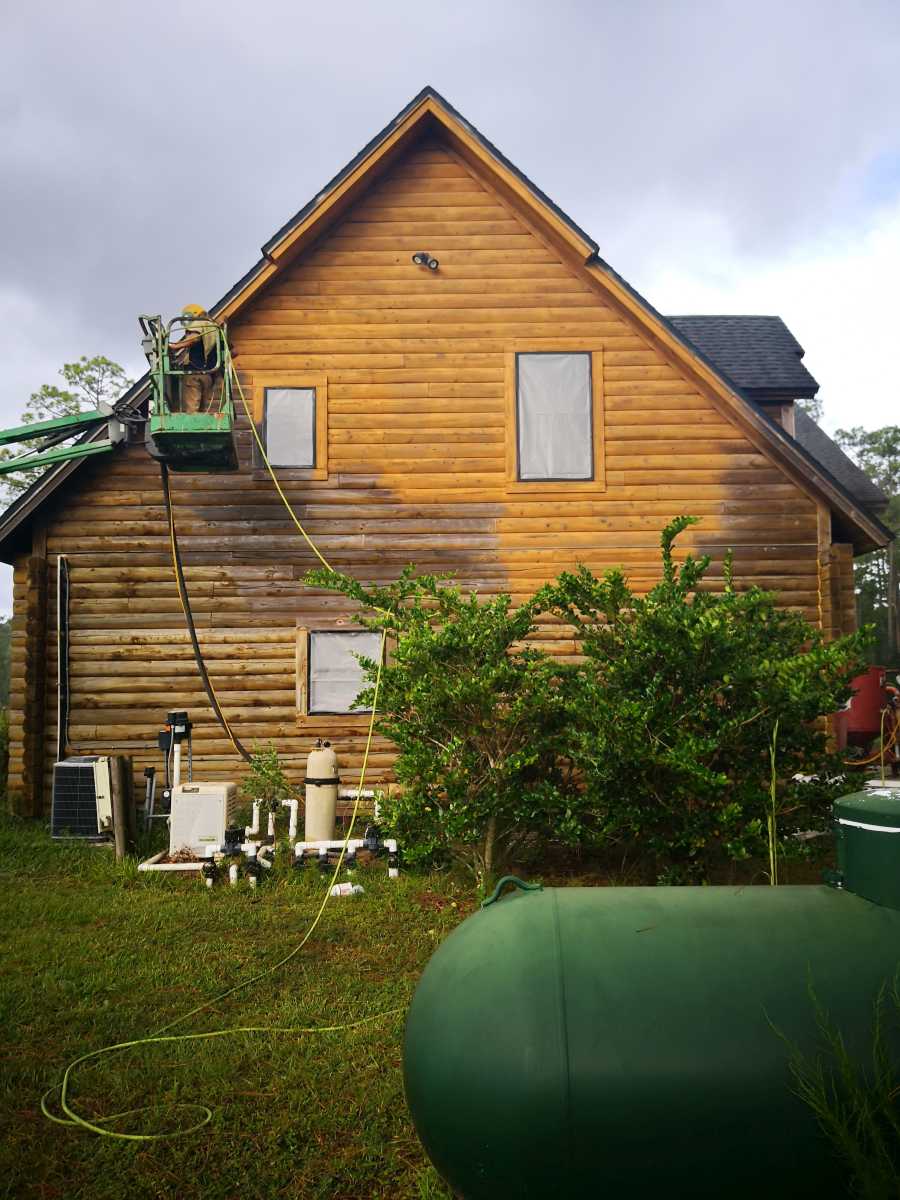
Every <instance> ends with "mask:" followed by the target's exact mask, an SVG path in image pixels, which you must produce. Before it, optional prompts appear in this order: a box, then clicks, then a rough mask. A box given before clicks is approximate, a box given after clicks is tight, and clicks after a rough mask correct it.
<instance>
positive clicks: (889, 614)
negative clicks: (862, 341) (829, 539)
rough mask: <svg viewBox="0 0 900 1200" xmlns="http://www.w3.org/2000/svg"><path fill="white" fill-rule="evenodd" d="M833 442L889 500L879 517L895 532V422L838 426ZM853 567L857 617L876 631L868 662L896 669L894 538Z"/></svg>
mask: <svg viewBox="0 0 900 1200" xmlns="http://www.w3.org/2000/svg"><path fill="white" fill-rule="evenodd" d="M835 441H836V442H837V443H838V445H839V446H841V447H842V448H843V449H844V450H845V451H846V452H847V453H848V454H849V455H850V456H851V457H852V458H853V459H855V461H856V463H857V464H858V465H859V466H860V467H861V468H862V470H864V471H865V472H866V474H867V475H868V476H869V478H870V479H871V480H872V482H873V483H875V484H877V486H878V487H880V488H881V490H882V491H883V492H884V494H885V495H886V496H887V497H888V498H889V501H890V502H889V504H888V507H887V510H886V511H885V512H884V513H882V514H881V519H882V521H884V523H885V525H887V526H888V528H889V529H892V530H893V531H894V533H895V534H900V425H886V426H884V427H883V428H882V429H872V430H866V429H863V428H862V427H861V426H858V425H857V426H854V428H853V429H839V430H838V431H837V433H836V434H835ZM853 569H854V580H855V584H856V595H857V607H858V609H859V617H860V621H862V622H866V623H870V624H872V625H874V626H875V631H876V636H875V641H874V643H873V646H872V653H871V655H870V661H871V662H875V663H878V664H879V665H880V666H887V667H890V666H894V667H900V538H895V539H894V543H893V546H891V547H889V548H888V549H886V550H874V551H872V553H871V554H863V555H861V556H860V557H859V558H858V559H857V560H856V562H855V563H854V565H853ZM892 597H893V605H892V604H891V598H892Z"/></svg>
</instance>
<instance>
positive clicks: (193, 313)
mask: <svg viewBox="0 0 900 1200" xmlns="http://www.w3.org/2000/svg"><path fill="white" fill-rule="evenodd" d="M181 315H182V316H183V317H205V316H206V309H205V308H204V307H203V305H202V304H186V305H185V306H184V308H183V309H182V310H181Z"/></svg>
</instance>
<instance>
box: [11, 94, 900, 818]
mask: <svg viewBox="0 0 900 1200" xmlns="http://www.w3.org/2000/svg"><path fill="white" fill-rule="evenodd" d="M423 253H424V254H425V255H426V259H427V258H433V259H434V260H436V261H437V266H436V267H435V268H430V267H429V266H428V265H427V262H426V265H424V266H423V265H420V264H419V263H417V262H414V261H413V257H414V255H419V256H421V254H423ZM209 311H210V313H211V314H213V315H214V316H215V317H216V318H217V320H219V321H224V322H227V330H228V337H229V341H230V345H231V347H232V351H233V355H234V361H235V364H236V367H237V370H238V375H239V378H240V380H241V383H242V387H243V389H244V391H245V393H246V395H247V396H248V397H250V398H251V403H252V406H253V414H252V415H253V419H254V420H255V421H256V422H257V423H258V428H259V430H260V431H261V436H262V438H263V440H264V444H265V445H266V447H267V450H268V452H269V456H270V457H271V459H272V461H273V463H275V464H276V469H277V474H278V477H279V479H280V481H281V483H282V486H283V488H284V490H285V493H286V495H287V497H288V498H289V500H290V502H291V504H292V505H293V506H294V507H295V508H296V511H297V513H298V514H299V515H300V518H301V520H302V521H303V522H304V524H305V526H306V528H307V529H308V531H309V533H310V534H311V536H312V537H313V538H314V539H315V540H316V542H317V543H318V545H319V546H320V547H321V549H322V550H323V552H324V553H325V554H326V555H327V557H328V559H329V561H330V562H331V563H332V564H333V565H334V566H335V568H336V569H338V570H343V571H347V572H351V573H354V574H356V575H357V576H359V577H360V578H364V579H366V580H378V581H387V580H388V579H390V578H392V577H395V576H396V575H397V574H399V572H400V570H401V569H402V568H403V567H404V566H405V565H406V564H408V563H414V564H416V565H417V566H418V567H419V568H420V569H422V570H428V571H445V572H452V573H453V574H454V575H455V576H456V578H457V579H458V580H459V581H460V582H461V584H463V585H464V586H466V587H472V588H477V589H479V590H480V591H481V592H482V593H485V594H491V593H496V592H499V591H504V592H509V593H511V594H512V595H513V596H514V597H515V596H520V597H521V596H524V595H526V594H528V593H530V592H531V591H532V590H533V589H535V588H537V587H538V586H539V585H540V584H541V583H543V582H544V581H545V580H547V579H549V578H552V577H553V576H554V575H555V574H557V573H558V572H559V571H560V570H561V569H563V568H570V567H572V566H573V565H574V564H575V563H577V562H583V563H585V564H587V565H588V566H589V567H590V568H591V569H592V570H594V571H595V572H598V573H600V572H602V571H604V570H605V569H606V568H608V567H612V566H617V565H622V566H624V568H625V569H626V571H627V573H628V575H629V577H630V579H631V580H632V582H633V583H634V584H635V585H636V586H637V587H638V588H639V589H640V588H646V587H648V586H649V585H651V583H652V582H653V581H654V579H655V578H656V577H657V572H658V567H659V552H658V544H659V536H660V531H661V530H662V528H663V526H664V525H665V524H666V523H667V522H668V521H669V520H670V519H671V518H672V517H673V516H674V515H676V514H678V513H691V514H695V515H697V516H698V517H700V518H701V519H702V521H701V524H699V525H698V526H696V527H694V528H693V529H691V530H690V531H689V532H688V534H686V535H685V536H683V537H682V538H681V539H680V546H681V549H682V551H684V550H686V549H688V548H689V549H691V550H692V551H694V552H699V553H708V554H710V555H711V556H712V559H713V564H714V567H713V586H715V576H716V573H718V578H719V579H721V565H722V560H723V556H724V555H725V553H726V551H727V550H728V549H729V548H733V551H734V556H735V570H736V577H737V582H738V585H739V586H749V585H750V584H758V585H761V586H764V587H767V588H772V589H777V591H778V592H779V594H780V597H781V600H782V602H783V603H784V604H785V605H789V606H793V607H795V608H797V609H799V610H800V611H802V612H803V613H804V614H805V616H806V617H807V618H808V619H809V620H810V621H812V622H814V623H816V624H817V625H819V626H820V627H821V628H823V629H824V630H826V631H827V632H828V633H829V634H833V633H837V632H840V631H846V630H850V629H852V628H853V627H854V624H855V605H854V595H853V575H852V568H853V558H854V556H855V555H858V554H861V553H864V552H866V551H869V550H872V549H874V548H876V547H880V546H884V545H886V544H887V542H888V541H889V539H890V537H891V534H890V531H889V530H888V529H886V527H885V526H884V525H883V524H882V523H881V521H880V520H879V516H878V513H879V509H880V507H881V506H882V505H883V504H884V502H885V501H884V497H883V496H882V495H881V493H880V492H878V490H877V489H876V488H874V487H873V485H872V484H871V483H870V482H869V481H868V479H867V478H866V477H865V476H864V475H863V474H862V473H861V472H860V471H859V470H858V469H857V468H856V467H855V466H854V464H853V463H852V462H850V461H849V460H848V459H847V458H846V456H845V455H844V454H843V453H842V452H841V450H840V449H839V448H838V447H837V446H836V445H835V444H834V443H833V442H832V441H831V440H830V439H829V438H828V437H827V436H826V435H825V434H824V433H823V432H822V431H821V430H820V429H819V428H818V426H817V425H816V424H815V423H814V422H813V421H812V420H811V419H810V418H809V417H808V416H807V415H806V414H805V413H804V412H803V411H802V410H801V408H800V406H799V404H798V403H797V402H798V401H802V400H803V399H804V398H809V397H812V396H814V395H815V393H816V390H817V386H818V385H817V384H816V381H815V380H814V379H813V377H812V376H811V375H810V373H809V372H808V371H807V369H806V367H805V366H804V364H803V362H802V357H803V351H802V349H801V347H800V346H799V345H798V343H797V342H796V340H795V339H794V338H793V336H792V335H791V333H790V332H789V330H788V329H787V328H786V326H785V325H784V324H783V322H782V321H780V320H779V319H778V318H777V317H771V316H762V317H732V316H728V317H707V316H688V317H669V318H666V317H663V316H661V315H660V314H659V313H658V312H656V311H655V309H653V308H652V307H651V305H650V304H649V303H648V302H647V301H646V300H644V299H643V298H642V297H641V296H640V295H638V294H637V293H636V292H635V291H634V289H633V288H631V287H630V286H629V285H628V284H627V283H626V282H625V281H624V280H623V279H622V278H621V277H620V276H619V275H617V274H616V272H615V271H613V270H612V268H611V267H610V266H609V265H608V264H607V263H606V262H605V261H604V260H603V259H602V258H601V257H600V255H599V248H598V246H597V244H596V243H595V242H594V241H592V239H591V238H590V237H589V236H588V235H587V234H586V233H585V232H584V231H583V230H581V229H580V228H579V227H578V226H577V225H576V224H575V223H574V222H573V221H572V220H571V219H570V218H569V217H567V216H566V214H565V213H564V212H562V211H561V210H560V209H559V208H558V207H557V206H556V205H555V204H554V203H553V202H552V201H551V200H550V199H549V198H548V197H547V196H546V195H545V194H544V193H543V192H541V191H540V190H539V189H538V187H537V186H536V185H535V184H534V183H532V182H531V181H530V180H529V179H528V178H526V177H525V176H524V175H523V174H522V172H521V171H519V170H517V168H516V167H515V166H514V165H513V164H512V163H511V162H509V160H508V159H506V158H505V157H504V156H503V155H502V154H501V153H500V151H499V150H497V149H496V148H495V147H494V146H493V145H492V144H491V143H490V142H489V141H487V140H486V138H485V137H483V136H482V135H481V134H480V133H479V132H478V130H476V129H475V128H474V126H472V125H471V124H470V123H469V122H468V121H467V120H465V119H464V118H463V117H462V116H461V115H460V113H458V112H457V111H456V110H455V109H454V108H453V107H452V106H451V105H450V104H449V103H448V102H447V101H446V100H444V99H443V98H442V97H441V96H440V95H439V94H438V93H437V92H435V91H434V90H433V89H431V88H426V89H425V90H423V91H422V92H421V93H420V94H419V95H418V96H416V97H415V98H414V99H413V100H412V101H411V102H410V103H409V104H408V105H407V106H406V107H405V108H404V109H403V111H402V112H400V113H399V114H398V116H397V117H396V118H395V119H394V120H393V121H392V122H391V123H390V124H389V125H388V126H387V127H386V128H385V129H384V130H382V131H381V132H380V133H379V134H378V135H377V136H376V137H375V138H374V139H373V140H372V141H371V142H370V143H369V144H368V145H367V146H366V147H365V148H364V149H363V150H362V151H361V152H360V153H359V154H357V155H356V157H355V158H353V159H352V161H351V162H349V163H348V164H347V166H346V167H345V168H344V169H343V170H342V171H341V172H340V173H339V174H338V175H337V176H335V178H334V179H332V180H331V182H330V183H328V184H327V185H326V186H325V187H324V188H323V189H322V191H321V192H320V193H319V194H318V195H317V196H316V197H315V198H314V199H313V200H311V201H310V202H309V203H308V204H307V205H306V206H305V207H304V208H302V209H301V210H300V211H299V212H298V213H297V214H296V216H294V217H292V218H291V219H290V220H289V221H288V222H287V223H286V224H285V225H284V226H283V227H282V228H281V229H279V230H278V231H277V233H275V235H274V236H273V237H272V238H270V239H269V241H268V242H266V243H265V245H264V246H263V248H262V254H261V257H260V259H259V261H258V262H257V263H256V264H255V266H253V267H252V268H251V270H250V271H248V273H247V274H246V275H245V276H244V277H243V278H242V279H241V280H239V281H238V282H237V283H236V284H235V286H234V287H233V288H232V289H231V290H230V291H229V292H228V293H227V294H226V295H225V296H223V297H222V299H221V300H219V301H218V303H217V304H215V305H213V306H212V307H211V308H210V309H209ZM148 392H149V385H148V379H147V377H145V378H144V379H142V380H139V381H138V382H137V383H136V384H135V385H134V386H133V387H132V388H131V389H130V390H129V391H128V393H126V395H125V396H124V397H123V398H122V401H121V406H122V408H123V411H128V412H130V413H131V414H133V415H134V416H136V417H140V416H141V415H146V411H147V402H148ZM88 436H94V435H88ZM237 442H238V451H239V459H240V468H239V471H238V473H237V474H184V475H178V476H173V478H172V492H173V501H174V511H175V515H176V520H177V525H178V530H179V535H180V539H181V544H182V550H183V555H184V561H185V571H186V581H187V587H188V591H189V594H190V599H191V603H192V606H193V610H194V615H195V620H196V624H197V629H198V634H199V639H200V642H201V645H202V648H203V654H204V657H205V659H206V661H207V663H208V666H209V671H210V675H211V677H212V679H213V681H214V684H215V687H216V691H217V693H218V696H219V699H220V701H221V703H222V706H223V709H224V710H225V711H226V713H227V716H228V718H229V720H230V721H231V722H232V724H233V725H234V726H235V728H236V730H237V731H238V732H239V734H240V737H241V738H242V740H243V741H244V742H245V743H247V744H252V743H254V742H256V743H262V742H267V741H269V740H271V741H272V742H274V743H275V745H276V746H277V747H278V749H279V751H280V752H281V753H282V755H283V756H284V758H285V761H286V763H287V765H288V769H289V772H290V774H291V776H292V778H294V779H295V780H296V781H297V782H298V783H299V781H300V779H301V778H302V775H303V766H304V762H305V758H306V755H307V753H308V751H309V749H310V747H311V745H312V744H313V741H314V739H315V738H316V737H318V736H327V737H329V738H330V739H331V741H332V742H333V743H334V745H335V748H336V751H337V754H338V758H339V762H340V769H341V774H342V777H343V779H344V780H345V781H346V782H352V780H353V779H354V778H355V777H356V776H357V774H358V771H359V767H360V761H361V751H362V746H363V741H364V737H365V733H366V729H367V725H368V717H367V716H366V715H365V714H362V713H358V712H352V711H351V708H352V701H353V697H354V696H355V690H356V682H357V673H358V667H357V665H356V660H355V658H354V657H353V651H354V650H355V649H360V648H364V645H365V644H364V642H363V641H362V640H361V639H360V637H359V634H358V630H359V627H358V625H357V624H356V617H355V615H354V613H353V612H352V611H351V610H350V609H349V608H348V607H347V604H346V602H345V601H344V600H343V599H342V598H340V597H337V596H335V595H333V594H329V593H325V592H321V591H315V590H311V589H309V588H308V587H306V586H305V585H304V583H303V580H304V576H305V574H306V572H307V570H308V569H309V567H310V566H312V565H314V558H313V556H312V554H311V552H310V550H309V548H308V546H307V545H306V544H305V543H304V541H303V540H302V539H301V538H300V537H299V536H298V534H297V531H296V529H295V528H294V526H293V524H292V522H291V519H290V516H289V514H288V513H287V512H286V510H285V508H284V507H283V505H282V503H281V501H280V499H279V496H278V495H277V493H276V490H275V489H274V487H273V484H272V481H271V479H270V478H269V476H268V474H267V473H266V472H265V470H263V463H262V462H261V461H260V458H259V455H258V453H254V451H253V446H252V439H251V430H250V425H249V422H248V421H246V420H243V421H239V422H238V428H237ZM60 558H63V559H65V560H66V562H67V565H68V574H69V588H68V599H67V603H66V606H65V607H66V611H65V613H62V612H57V602H56V594H57V588H56V579H57V574H58V571H59V569H60V568H59V560H60ZM0 560H2V561H5V562H7V563H11V564H13V566H14V569H15V570H14V576H15V582H14V618H13V631H14V632H13V639H12V647H13V648H12V694H11V700H10V763H9V795H10V797H11V800H12V803H13V806H14V807H15V809H16V810H17V811H19V812H20V813H23V814H30V815H40V814H41V813H43V812H45V811H48V804H49V789H50V784H51V780H52V765H53V763H54V761H56V760H57V758H58V757H59V756H61V755H64V754H98V753H100V754H102V753H128V754H131V755H132V756H133V758H134V761H135V765H136V769H137V770H138V771H140V769H141V768H143V767H144V766H145V765H151V764H155V765H157V766H158V764H159V755H158V751H157V747H156V734H157V731H158V729H159V728H160V724H161V722H162V720H163V719H164V715H165V713H166V711H167V710H168V709H170V708H173V707H178V708H184V709H187V710H188V711H189V712H190V714H191V716H192V718H193V720H194V723H195V732H194V774H195V777H197V778H210V779H221V778H226V779H227V778H239V777H240V775H241V773H242V763H241V761H240V759H238V758H237V757H236V755H235V753H234V751H233V748H232V747H231V745H230V743H229V741H228V738H227V737H226V736H225V734H224V733H223V732H222V730H221V729H220V727H219V726H218V724H217V723H216V721H215V719H214V717H213V714H212V712H211V710H210V707H209V704H208V702H207V699H206V696H205V694H204V692H203V689H202V687H201V682H200V678H199V675H198V672H197V669H196V666H195V663H194V660H193V658H192V652H191V646H190V643H189V638H188V633H187V631H186V629H185V623H184V618H183V613H182V609H181V605H180V602H179V598H178V594H177V591H176V583H175V579H174V577H173V571H172V563H171V559H170V555H169V544H168V538H167V528H166V521H165V513H164V507H163V502H162V493H161V487H160V473H159V469H158V465H157V464H156V463H155V462H154V461H153V460H152V459H151V458H150V457H149V456H148V454H147V453H146V449H145V447H144V446H143V445H142V444H141V442H140V440H139V439H129V441H128V444H126V445H123V446H121V447H119V448H117V450H116V451H115V452H114V453H112V454H104V455H98V456H96V457H91V458H86V459H83V460H78V461H69V462H65V463H61V464H59V465H57V466H56V467H53V468H51V469H50V470H48V471H47V472H46V473H45V474H44V475H43V476H42V477H41V478H40V479H39V480H38V481H37V482H36V483H35V484H33V485H32V487H31V488H30V489H29V490H28V491H27V492H26V493H24V494H22V495H21V496H20V497H19V498H18V499H17V500H16V501H15V502H14V503H13V504H12V505H11V506H10V507H9V508H8V510H7V511H6V512H5V514H4V515H3V516H2V518H0ZM63 619H64V626H63V624H62V622H63ZM58 622H59V623H60V625H59V627H60V628H62V627H64V629H65V633H66V643H67V645H66V652H65V664H66V667H67V671H66V676H67V680H68V687H67V697H66V698H65V702H63V700H62V697H61V695H60V688H59V682H60V680H59V674H58V659H59V658H60V653H59V652H60V646H59V645H58V642H57V629H58ZM542 642H543V644H544V645H545V646H546V647H547V648H549V649H550V650H552V651H554V652H556V653H560V654H563V655H565V654H571V653H574V651H575V646H574V643H573V641H572V636H571V631H570V630H567V629H565V628H564V627H561V626H558V625H557V626H554V625H552V624H551V625H548V626H547V627H546V629H544V630H543V631H542ZM391 762H392V751H391V746H390V744H389V743H386V742H384V741H378V742H376V744H375V748H374V755H373V759H372V764H371V768H372V775H371V781H372V782H373V783H374V782H381V783H385V782H389V781H390V778H391V774H390V772H391Z"/></svg>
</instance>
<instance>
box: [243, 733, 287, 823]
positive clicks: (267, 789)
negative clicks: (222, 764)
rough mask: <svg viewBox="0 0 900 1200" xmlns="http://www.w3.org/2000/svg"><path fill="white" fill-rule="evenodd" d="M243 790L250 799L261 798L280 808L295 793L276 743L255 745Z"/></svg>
mask: <svg viewBox="0 0 900 1200" xmlns="http://www.w3.org/2000/svg"><path fill="white" fill-rule="evenodd" d="M241 791H242V792H243V794H244V795H245V796H246V797H247V799H248V800H260V801H262V803H263V804H266V805H267V806H268V807H269V808H278V806H279V805H280V804H281V801H282V800H287V799H288V798H289V797H290V796H291V795H292V794H293V789H292V788H291V785H290V783H289V782H288V778H287V775H285V773H284V767H283V766H282V765H281V759H280V758H279V757H278V751H277V750H276V749H275V746H274V743H272V742H269V743H268V745H266V746H254V747H253V753H252V755H251V756H250V769H249V771H248V772H247V774H246V775H245V776H244V778H243V779H242V780H241Z"/></svg>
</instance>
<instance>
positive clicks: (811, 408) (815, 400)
mask: <svg viewBox="0 0 900 1200" xmlns="http://www.w3.org/2000/svg"><path fill="white" fill-rule="evenodd" d="M794 403H795V404H796V405H797V407H798V408H802V409H803V411H804V412H805V413H806V415H807V416H809V417H812V419H813V420H814V421H817V422H821V420H822V418H823V417H824V415H825V405H824V403H823V402H822V400H820V399H819V397H818V396H812V397H810V398H809V399H808V400H806V399H804V400H795V401H794Z"/></svg>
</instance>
